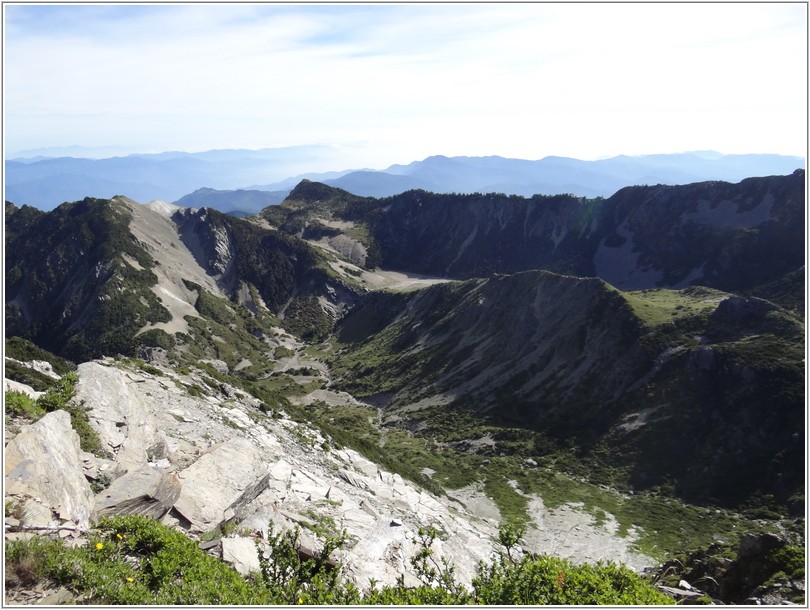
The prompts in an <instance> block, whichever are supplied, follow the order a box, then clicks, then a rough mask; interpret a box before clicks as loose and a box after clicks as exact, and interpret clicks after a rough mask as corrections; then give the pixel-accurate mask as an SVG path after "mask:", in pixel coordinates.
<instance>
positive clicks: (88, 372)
mask: <svg viewBox="0 0 810 610" xmlns="http://www.w3.org/2000/svg"><path fill="white" fill-rule="evenodd" d="M142 381H143V379H141V378H137V377H134V376H133V375H132V374H131V373H127V372H125V371H121V370H120V369H117V368H114V367H110V366H102V365H100V364H99V363H97V362H95V363H85V364H83V365H81V366H80V367H79V383H78V384H77V386H76V397H75V400H76V401H77V402H78V403H79V404H80V405H83V406H84V407H85V408H86V409H88V416H89V418H90V423H91V425H92V426H93V428H94V429H95V430H96V432H97V433H98V435H99V438H100V439H101V442H102V444H104V445H106V447H107V448H108V449H109V451H110V452H112V453H113V454H114V455H115V461H116V463H117V464H118V470H120V471H122V472H128V471H130V470H137V469H138V468H140V467H141V465H143V464H145V463H146V462H147V461H148V455H147V449H148V448H149V447H151V446H152V445H154V444H155V442H156V441H157V440H158V439H159V438H160V437H161V432H160V427H159V425H158V423H157V420H156V418H155V416H154V414H153V412H152V409H151V408H150V405H148V404H147V402H148V400H149V397H148V396H146V395H144V394H142V393H140V392H137V391H133V385H134V384H136V383H139V382H142Z"/></svg>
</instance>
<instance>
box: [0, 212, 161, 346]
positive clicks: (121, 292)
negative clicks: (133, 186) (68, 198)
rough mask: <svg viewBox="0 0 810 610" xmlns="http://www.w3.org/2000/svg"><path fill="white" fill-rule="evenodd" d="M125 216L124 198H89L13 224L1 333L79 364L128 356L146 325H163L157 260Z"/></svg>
mask: <svg viewBox="0 0 810 610" xmlns="http://www.w3.org/2000/svg"><path fill="white" fill-rule="evenodd" d="M8 212H9V207H8V206H7V207H6V213H7V214H8ZM21 213H22V212H16V213H13V214H12V218H14V217H15V216H18V215H19V214H21ZM130 218H131V215H130V213H129V211H128V209H127V206H126V204H125V203H123V202H122V201H121V200H100V199H91V198H87V199H84V200H82V201H80V202H76V203H72V204H64V205H62V206H60V207H59V208H57V209H56V210H54V211H53V212H50V213H48V214H43V215H38V216H35V215H32V216H31V217H30V219H29V222H27V223H25V224H21V225H20V226H18V227H16V228H15V232H14V235H12V236H10V239H9V240H7V242H6V332H7V333H8V334H9V335H20V336H24V337H27V338H30V339H31V340H32V341H34V342H35V343H37V344H38V345H40V346H42V347H45V348H46V349H49V350H51V351H53V352H57V353H59V354H60V355H64V356H67V357H69V358H71V359H74V360H82V359H85V358H88V357H90V356H92V355H94V354H100V353H111V354H115V353H128V352H130V351H131V350H132V337H133V336H134V335H135V333H137V332H138V330H140V329H141V328H142V327H143V326H144V325H146V324H149V323H153V322H166V321H168V320H169V318H170V314H169V312H168V311H167V310H166V309H165V308H164V307H163V306H162V305H161V304H160V302H159V301H158V299H157V297H156V296H155V295H154V294H153V293H152V291H151V286H152V285H154V284H155V282H156V281H157V278H156V276H155V274H154V273H153V272H152V268H153V267H154V266H155V261H154V259H153V258H152V257H151V256H150V255H149V253H148V252H147V251H146V250H145V249H144V248H143V247H141V246H140V245H139V244H138V243H137V241H136V240H135V239H134V238H133V236H132V234H131V233H130V231H129V220H130Z"/></svg>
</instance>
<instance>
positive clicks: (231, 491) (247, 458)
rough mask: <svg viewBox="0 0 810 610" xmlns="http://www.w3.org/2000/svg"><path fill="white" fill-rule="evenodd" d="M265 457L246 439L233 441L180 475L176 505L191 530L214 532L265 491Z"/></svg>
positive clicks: (207, 455) (213, 451)
mask: <svg viewBox="0 0 810 610" xmlns="http://www.w3.org/2000/svg"><path fill="white" fill-rule="evenodd" d="M266 475H267V473H266V466H265V465H264V461H263V456H262V454H261V452H260V451H259V448H258V447H256V446H255V445H254V444H253V443H251V442H250V441H249V440H248V439H246V438H233V439H231V440H229V441H227V442H225V443H222V444H221V445H219V446H218V447H215V448H213V449H212V450H211V451H210V452H209V453H206V454H205V455H203V456H201V457H200V459H198V460H197V461H196V462H194V464H192V465H191V466H189V467H188V468H186V469H184V470H183V471H181V472H180V475H179V476H180V479H181V480H182V482H183V489H182V491H181V492H180V497H179V498H178V499H177V503H176V504H175V510H177V511H178V512H179V513H180V514H181V515H183V517H185V518H186V519H187V520H188V521H189V522H190V523H191V525H192V530H197V531H206V530H209V529H213V528H214V527H216V526H217V525H219V524H220V523H221V522H222V521H224V520H226V519H228V518H229V517H230V516H232V514H233V511H234V507H235V506H238V505H240V504H245V503H247V502H249V501H250V500H252V499H253V498H252V497H251V496H253V497H255V496H256V495H258V493H259V492H260V491H262V488H263V483H264V479H265V478H266Z"/></svg>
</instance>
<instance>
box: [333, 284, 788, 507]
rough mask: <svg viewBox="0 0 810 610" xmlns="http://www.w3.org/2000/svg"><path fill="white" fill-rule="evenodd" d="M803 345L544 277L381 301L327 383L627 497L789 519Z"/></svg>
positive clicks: (603, 287)
mask: <svg viewBox="0 0 810 610" xmlns="http://www.w3.org/2000/svg"><path fill="white" fill-rule="evenodd" d="M803 333H804V326H803V323H802V322H801V321H800V320H799V319H797V318H796V317H795V316H793V315H792V314H790V313H789V312H787V311H786V310H783V309H781V308H779V307H778V306H776V305H773V304H771V303H769V302H767V301H763V300H760V299H753V298H749V299H746V298H742V297H736V296H731V295H728V294H726V293H722V292H719V291H715V290H710V289H706V288H690V289H687V290H683V291H671V290H655V291H643V292H631V293H622V292H619V291H617V290H616V289H614V288H612V287H611V286H610V285H608V284H605V283H604V282H602V281H601V280H598V279H584V278H577V277H568V276H559V275H555V274H551V273H548V272H541V271H534V272H524V273H519V274H515V275H512V276H505V277H503V276H494V277H492V278H489V279H486V280H470V281H467V282H463V283H451V284H445V285H441V286H436V287H432V288H428V289H425V290H423V291H420V292H418V293H416V294H414V295H413V296H410V297H406V296H402V295H400V296H391V297H386V298H383V297H375V298H371V299H369V300H368V301H366V302H364V303H363V304H361V305H360V306H358V307H357V308H356V309H355V310H354V311H353V312H352V313H351V314H350V315H349V316H347V318H346V319H345V320H344V321H342V322H341V326H340V332H339V334H338V337H339V338H341V339H342V340H343V341H344V344H343V348H344V349H343V351H342V352H341V353H340V354H339V355H338V356H337V357H336V358H335V360H334V362H333V370H334V372H335V373H336V374H338V375H340V376H342V384H341V385H342V387H343V388H345V389H347V390H348V391H350V392H352V393H354V394H356V395H358V396H363V397H365V400H367V401H369V402H372V403H374V404H377V405H378V406H380V407H381V408H383V410H384V413H385V418H386V421H388V422H389V423H392V424H393V423H397V422H399V423H400V424H402V425H406V426H408V427H410V428H412V429H414V430H421V431H422V433H424V434H439V438H442V437H443V436H442V435H447V434H448V433H449V434H450V435H451V437H452V438H455V439H456V440H462V439H466V441H468V443H469V442H472V441H475V440H476V438H477V437H478V436H480V433H479V432H478V431H477V426H476V425H472V426H469V429H467V430H466V431H465V430H464V426H465V425H468V424H465V423H462V422H469V421H470V419H469V415H470V414H473V415H474V416H475V418H477V420H478V421H479V422H481V423H486V424H487V425H495V426H498V427H501V428H509V427H516V428H520V429H525V430H531V431H534V432H536V433H537V437H536V441H535V444H534V451H535V453H534V455H544V454H547V453H549V452H555V451H559V450H561V449H563V448H566V447H576V448H577V455H578V456H579V458H580V459H581V460H583V461H590V462H591V463H593V464H596V463H600V462H601V466H600V468H603V467H604V466H609V467H611V468H617V469H619V470H620V471H621V472H623V473H624V474H623V475H621V476H619V479H620V480H622V481H623V482H624V484H625V485H630V486H632V487H636V488H639V489H649V488H651V487H654V486H661V485H669V486H670V491H671V492H673V493H676V494H677V495H679V496H680V497H683V498H687V499H689V500H692V501H698V502H710V503H720V504H726V505H739V504H740V503H743V502H744V501H745V500H746V499H749V498H751V497H752V496H753V495H755V494H761V495H764V494H771V495H772V497H774V498H776V499H777V500H778V501H779V502H780V503H782V505H783V506H784V503H786V502H787V501H788V500H789V498H790V497H791V495H792V494H793V493H794V492H796V491H797V490H798V489H800V488H801V485H802V472H803V471H802V468H801V460H800V459H799V458H800V452H801V448H802V447H803V433H802V432H801V431H802V429H803V427H802V421H803V390H802V388H803V383H804V375H803V364H802V357H801V350H802V341H803ZM454 420H456V424H455V425H454V424H453V423H452V422H453V421H454ZM465 434H466V436H464V435H465ZM495 445H497V443H496V444H495ZM470 446H477V445H476V443H475V442H472V443H471V444H470ZM490 450H492V451H494V452H496V453H497V451H498V448H497V446H494V447H492V448H491V449H490ZM530 455H532V454H530ZM596 471H597V469H596V468H595V469H594V470H593V471H592V472H596ZM603 474H604V472H603ZM615 475H616V473H614V476H615ZM777 475H778V476H777ZM599 476H602V475H599Z"/></svg>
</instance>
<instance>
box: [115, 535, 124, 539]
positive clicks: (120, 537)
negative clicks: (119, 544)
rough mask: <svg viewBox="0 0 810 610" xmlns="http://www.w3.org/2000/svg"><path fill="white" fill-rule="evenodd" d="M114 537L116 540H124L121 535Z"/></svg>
mask: <svg viewBox="0 0 810 610" xmlns="http://www.w3.org/2000/svg"><path fill="white" fill-rule="evenodd" d="M115 536H116V538H118V539H119V540H123V539H124V537H123V536H122V535H121V534H116V535H115Z"/></svg>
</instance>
